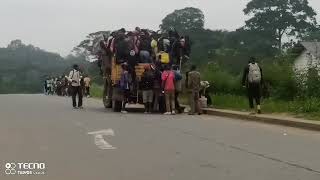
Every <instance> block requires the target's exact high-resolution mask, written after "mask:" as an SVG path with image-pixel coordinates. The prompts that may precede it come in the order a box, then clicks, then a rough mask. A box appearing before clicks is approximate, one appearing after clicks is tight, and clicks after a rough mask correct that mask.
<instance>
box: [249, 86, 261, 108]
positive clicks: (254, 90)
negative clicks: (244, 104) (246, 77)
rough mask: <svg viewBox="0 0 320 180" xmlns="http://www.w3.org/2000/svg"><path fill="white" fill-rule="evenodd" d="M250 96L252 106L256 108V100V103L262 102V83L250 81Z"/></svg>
mask: <svg viewBox="0 0 320 180" xmlns="http://www.w3.org/2000/svg"><path fill="white" fill-rule="evenodd" d="M248 98H249V105H250V108H251V109H253V108H254V101H255V102H256V105H260V103H261V84H260V83H249V84H248Z"/></svg>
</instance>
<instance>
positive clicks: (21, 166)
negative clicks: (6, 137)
mask: <svg viewBox="0 0 320 180" xmlns="http://www.w3.org/2000/svg"><path fill="white" fill-rule="evenodd" d="M5 168H6V170H5V173H6V174H7V175H15V174H26V173H32V172H33V171H36V172H38V171H39V170H41V172H43V171H44V170H45V169H46V164H45V163H6V164H5Z"/></svg>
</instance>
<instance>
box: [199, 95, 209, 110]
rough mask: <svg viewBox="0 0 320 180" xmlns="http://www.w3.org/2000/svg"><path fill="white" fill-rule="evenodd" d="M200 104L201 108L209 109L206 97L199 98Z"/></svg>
mask: <svg viewBox="0 0 320 180" xmlns="http://www.w3.org/2000/svg"><path fill="white" fill-rule="evenodd" d="M199 103H200V107H201V108H207V107H208V99H207V98H206V97H205V96H201V98H199Z"/></svg>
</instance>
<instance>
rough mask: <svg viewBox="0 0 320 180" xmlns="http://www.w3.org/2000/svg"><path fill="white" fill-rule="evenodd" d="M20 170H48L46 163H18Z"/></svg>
mask: <svg viewBox="0 0 320 180" xmlns="http://www.w3.org/2000/svg"><path fill="white" fill-rule="evenodd" d="M17 165H18V168H19V169H21V170H44V169H46V164H45V163H17Z"/></svg>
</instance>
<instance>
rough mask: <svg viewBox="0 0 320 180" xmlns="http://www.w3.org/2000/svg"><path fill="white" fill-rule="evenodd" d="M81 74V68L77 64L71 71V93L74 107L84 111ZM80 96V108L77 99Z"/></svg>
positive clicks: (69, 78)
mask: <svg viewBox="0 0 320 180" xmlns="http://www.w3.org/2000/svg"><path fill="white" fill-rule="evenodd" d="M81 78H82V77H81V72H80V71H79V66H78V65H77V64H75V65H73V70H72V71H70V73H69V77H68V80H69V81H70V82H71V93H72V105H73V108H75V109H78V108H80V109H83V107H82V97H83V90H82V87H81V83H80V81H81ZM77 95H78V107H77V101H76V97H77Z"/></svg>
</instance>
